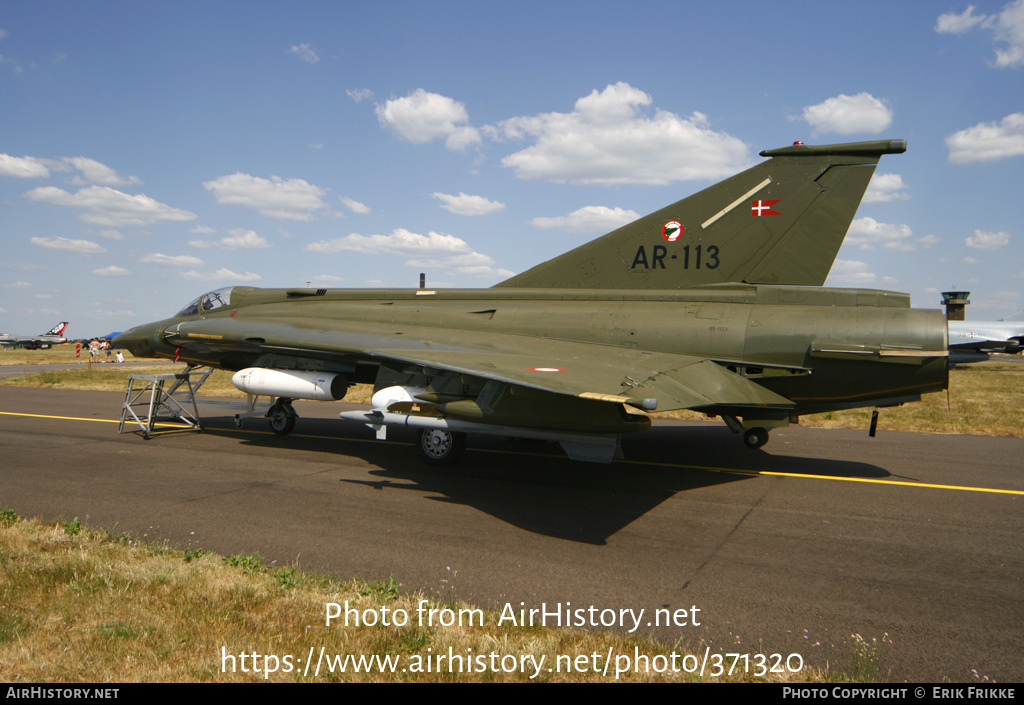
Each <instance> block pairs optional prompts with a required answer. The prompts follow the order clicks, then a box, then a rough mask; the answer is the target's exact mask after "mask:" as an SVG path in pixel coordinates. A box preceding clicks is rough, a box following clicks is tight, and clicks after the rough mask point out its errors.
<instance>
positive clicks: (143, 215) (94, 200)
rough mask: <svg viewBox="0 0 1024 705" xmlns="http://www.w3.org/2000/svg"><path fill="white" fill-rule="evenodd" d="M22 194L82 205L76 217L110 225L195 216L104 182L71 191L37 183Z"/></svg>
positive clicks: (95, 223) (49, 201)
mask: <svg viewBox="0 0 1024 705" xmlns="http://www.w3.org/2000/svg"><path fill="white" fill-rule="evenodd" d="M25 197H26V198H28V199H31V200H33V201H42V202H45V203H51V204H53V205H57V206H68V207H71V208H82V209H84V210H85V211H86V212H85V213H82V214H81V215H79V216H78V217H79V219H80V220H83V221H85V222H87V223H93V224H94V225H101V226H104V227H111V228H118V227H125V226H145V225H153V224H154V223H158V222H160V221H165V220H167V221H183V220H195V219H196V214H195V213H190V212H188V211H185V210H179V209H177V208H171V207H170V206H167V205H164V204H163V203H160V202H158V201H156V200H154V199H152V198H150V197H149V196H146V195H144V194H141V193H140V194H138V195H137V196H131V195H129V194H127V193H124V192H122V191H118V190H116V189H112V188H110V187H108V186H89V187H87V188H83V189H79V190H78V191H77V192H76V193H74V194H71V193H68V192H67V191H65V190H63V189H59V188H57V187H56V186H40V187H39V188H35V189H32V190H31V191H29V192H28V193H26V194H25Z"/></svg>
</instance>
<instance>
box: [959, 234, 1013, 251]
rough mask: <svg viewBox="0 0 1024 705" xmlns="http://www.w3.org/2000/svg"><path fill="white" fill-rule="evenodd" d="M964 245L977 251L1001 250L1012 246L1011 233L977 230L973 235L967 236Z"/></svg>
mask: <svg viewBox="0 0 1024 705" xmlns="http://www.w3.org/2000/svg"><path fill="white" fill-rule="evenodd" d="M964 244H965V245H967V246H968V247H972V248H974V249H976V250H1001V249H1002V248H1004V247H1006V246H1007V245H1009V244H1010V233H1003V232H999V233H989V232H985V231H984V230H975V231H974V234H973V235H969V236H967V239H965V240H964Z"/></svg>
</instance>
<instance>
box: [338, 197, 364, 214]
mask: <svg viewBox="0 0 1024 705" xmlns="http://www.w3.org/2000/svg"><path fill="white" fill-rule="evenodd" d="M341 203H342V205H343V206H345V207H346V208H348V209H349V210H350V211H352V212H353V213H355V214H357V215H369V214H370V207H369V206H368V205H366V204H365V203H360V202H359V201H357V200H355V199H353V198H344V197H342V198H341Z"/></svg>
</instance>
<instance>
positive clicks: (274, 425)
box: [267, 399, 298, 436]
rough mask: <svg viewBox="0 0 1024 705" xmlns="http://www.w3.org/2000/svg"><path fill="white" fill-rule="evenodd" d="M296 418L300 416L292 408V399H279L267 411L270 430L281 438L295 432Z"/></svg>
mask: <svg viewBox="0 0 1024 705" xmlns="http://www.w3.org/2000/svg"><path fill="white" fill-rule="evenodd" d="M296 418H298V414H296V413H295V409H294V408H293V407H292V400H291V399H278V400H277V401H275V402H274V403H273V404H272V405H271V407H270V408H269V409H267V421H268V422H269V423H270V430H271V431H273V432H274V433H276V434H277V435H279V436H287V435H288V434H289V433H291V432H292V430H294V428H295V419H296Z"/></svg>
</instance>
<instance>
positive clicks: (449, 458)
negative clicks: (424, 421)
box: [418, 428, 466, 466]
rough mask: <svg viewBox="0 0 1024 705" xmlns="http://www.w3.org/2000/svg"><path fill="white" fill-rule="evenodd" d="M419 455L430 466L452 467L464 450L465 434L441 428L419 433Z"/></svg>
mask: <svg viewBox="0 0 1024 705" xmlns="http://www.w3.org/2000/svg"><path fill="white" fill-rule="evenodd" d="M418 447H419V450H420V455H422V456H423V459H424V460H425V461H427V463H428V464H430V465H441V466H444V465H454V464H455V463H457V462H459V459H460V458H462V454H463V453H464V452H465V450H466V434H465V433H457V432H454V431H449V430H447V429H443V428H428V429H424V430H423V431H420V441H419V444H418Z"/></svg>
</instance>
